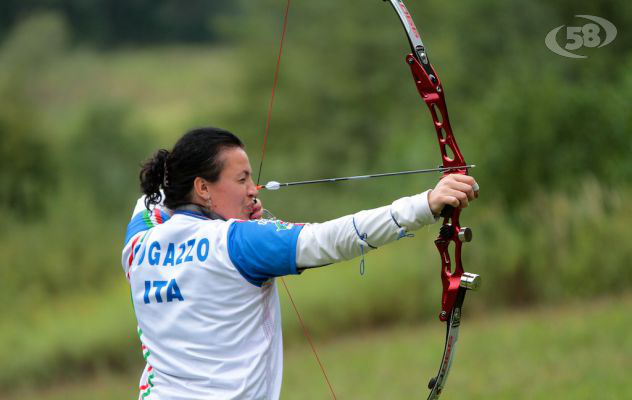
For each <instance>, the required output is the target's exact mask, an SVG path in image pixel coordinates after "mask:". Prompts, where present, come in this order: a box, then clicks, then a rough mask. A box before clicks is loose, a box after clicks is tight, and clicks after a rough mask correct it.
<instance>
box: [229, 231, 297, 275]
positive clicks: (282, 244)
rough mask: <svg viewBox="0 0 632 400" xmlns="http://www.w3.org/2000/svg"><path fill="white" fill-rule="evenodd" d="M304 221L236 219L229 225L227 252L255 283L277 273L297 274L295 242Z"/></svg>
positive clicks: (238, 268)
mask: <svg viewBox="0 0 632 400" xmlns="http://www.w3.org/2000/svg"><path fill="white" fill-rule="evenodd" d="M302 229H303V225H296V224H292V223H287V222H282V221H273V220H265V219H263V220H256V221H235V222H234V223H233V224H232V225H231V226H230V228H229V229H228V255H229V257H230V260H231V261H232V262H233V264H234V265H235V267H236V268H237V270H238V271H239V273H241V275H242V276H243V277H244V278H245V279H246V280H247V281H248V282H250V283H252V284H253V285H255V286H261V285H262V284H263V283H264V282H265V281H267V280H268V279H270V278H274V277H277V276H284V275H290V274H297V271H296V242H297V241H298V235H299V233H300V232H301V230H302Z"/></svg>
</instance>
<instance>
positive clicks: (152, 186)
mask: <svg viewBox="0 0 632 400" xmlns="http://www.w3.org/2000/svg"><path fill="white" fill-rule="evenodd" d="M168 157H169V151H167V150H165V149H160V150H158V151H157V152H156V153H155V154H154V156H153V157H152V158H150V159H149V160H147V161H145V163H143V165H142V166H141V170H140V189H141V191H142V192H143V193H144V194H145V196H146V198H145V206H146V207H147V208H149V207H150V206H151V205H156V204H158V203H160V201H161V200H162V193H161V192H160V188H161V187H163V188H164V187H166V186H167V183H168V182H167V172H166V167H167V158H168Z"/></svg>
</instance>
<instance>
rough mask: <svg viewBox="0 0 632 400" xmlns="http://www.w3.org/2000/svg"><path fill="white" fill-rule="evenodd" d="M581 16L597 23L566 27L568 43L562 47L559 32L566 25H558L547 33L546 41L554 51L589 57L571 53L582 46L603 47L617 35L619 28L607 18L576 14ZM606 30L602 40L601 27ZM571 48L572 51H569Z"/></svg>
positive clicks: (574, 56)
mask: <svg viewBox="0 0 632 400" xmlns="http://www.w3.org/2000/svg"><path fill="white" fill-rule="evenodd" d="M575 16H576V17H579V18H586V19H589V20H591V21H594V22H596V23H592V22H589V23H587V24H585V25H584V26H569V27H567V28H566V40H567V42H566V45H565V46H564V48H561V47H560V45H559V44H558V43H557V33H558V32H559V31H560V30H561V29H562V28H564V27H565V26H566V25H562V26H558V27H557V28H555V29H553V30H552V31H551V32H549V33H548V34H547V35H546V38H545V39H544V43H545V44H546V47H548V48H549V50H551V51H552V52H553V53H556V54H559V55H561V56H563V57H569V58H588V56H583V55H581V54H575V53H571V51H574V50H577V49H579V48H581V47H589V48H590V47H597V48H599V47H603V46H605V45H607V44H609V43H610V42H612V41H613V40H614V38H615V37H617V28H616V27H615V26H614V25H613V24H612V23H611V22H610V21H608V20H607V19H604V18H600V17H595V16H594V15H575ZM602 28H603V30H604V31H605V32H606V38H605V39H604V40H603V41H602V40H601V37H600V36H599V32H601V29H602ZM569 50H570V51H569Z"/></svg>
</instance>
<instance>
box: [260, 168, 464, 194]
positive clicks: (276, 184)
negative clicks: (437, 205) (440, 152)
mask: <svg viewBox="0 0 632 400" xmlns="http://www.w3.org/2000/svg"><path fill="white" fill-rule="evenodd" d="M475 167H476V165H474V164H470V165H463V166H459V167H456V166H455V167H437V168H427V169H414V170H412V171H398V172H384V173H381V174H371V175H357V176H343V177H340V178H326V179H314V180H309V181H298V182H285V183H279V182H277V181H270V182H268V183H266V184H265V185H257V190H261V189H268V190H278V189H279V188H282V187H287V186H298V185H311V184H313V183H334V182H341V181H353V180H358V179H369V178H382V177H385V176H397V175H411V174H425V173H429V172H445V171H452V170H455V169H470V168H475Z"/></svg>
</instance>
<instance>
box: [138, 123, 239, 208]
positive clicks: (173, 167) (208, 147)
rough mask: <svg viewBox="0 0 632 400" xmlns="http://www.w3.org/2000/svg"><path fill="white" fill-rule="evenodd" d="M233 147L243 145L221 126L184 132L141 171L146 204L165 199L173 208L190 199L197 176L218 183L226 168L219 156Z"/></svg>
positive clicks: (169, 206)
mask: <svg viewBox="0 0 632 400" xmlns="http://www.w3.org/2000/svg"><path fill="white" fill-rule="evenodd" d="M231 147H241V148H243V147H244V144H243V143H242V142H241V140H239V138H238V137H237V136H235V135H233V134H232V133H230V132H228V131H225V130H223V129H219V128H212V127H208V128H197V129H193V130H191V131H189V132H187V133H185V134H184V136H182V137H181V138H180V140H178V141H177V142H176V144H175V146H173V150H171V152H169V151H167V150H165V149H160V150H158V151H157V152H156V153H155V154H154V156H153V157H152V158H150V159H149V160H147V161H145V162H144V163H143V164H142V166H141V170H140V188H141V191H142V192H143V193H144V194H145V195H146V196H147V197H146V198H145V207H147V208H150V206H151V205H152V204H153V205H155V204H158V203H160V201H161V200H162V193H161V191H160V190H161V189H162V191H163V192H164V195H165V201H164V204H165V206H167V207H168V208H170V209H175V208H176V207H178V206H181V205H184V204H188V203H190V202H191V189H192V188H193V181H194V180H195V178H196V177H198V176H199V177H202V178H204V179H206V180H207V181H209V182H216V181H217V180H218V179H219V175H220V173H221V172H222V169H223V168H224V166H223V163H222V161H221V160H220V159H219V155H220V153H221V151H222V150H224V149H226V148H231Z"/></svg>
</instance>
